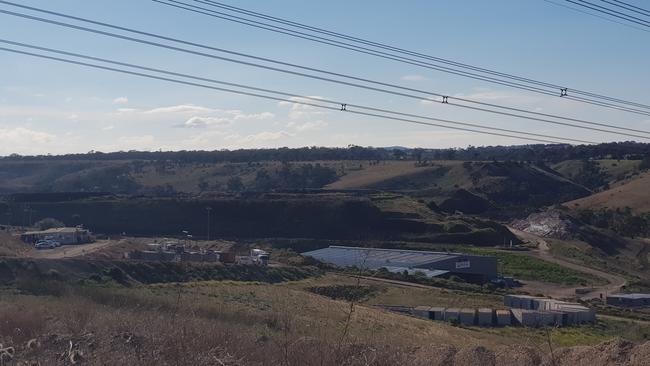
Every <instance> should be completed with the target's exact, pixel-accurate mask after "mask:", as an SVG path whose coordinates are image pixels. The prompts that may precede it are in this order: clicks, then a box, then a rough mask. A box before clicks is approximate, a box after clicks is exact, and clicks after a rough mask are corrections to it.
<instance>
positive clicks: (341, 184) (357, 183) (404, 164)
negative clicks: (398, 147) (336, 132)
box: [326, 161, 431, 189]
mask: <svg viewBox="0 0 650 366" xmlns="http://www.w3.org/2000/svg"><path fill="white" fill-rule="evenodd" d="M427 169H431V168H429V167H416V166H415V164H414V163H413V161H385V162H380V163H379V164H378V165H371V166H366V167H365V168H363V169H359V170H354V171H349V172H348V173H347V174H346V175H344V176H343V177H341V178H340V179H339V180H337V181H336V182H334V183H332V184H329V185H328V186H327V187H326V188H330V189H354V188H364V187H367V186H369V185H372V184H375V183H379V182H383V181H385V180H387V179H390V178H395V177H399V176H402V175H409V174H414V173H418V172H422V171H424V170H427Z"/></svg>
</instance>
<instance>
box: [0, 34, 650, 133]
mask: <svg viewBox="0 0 650 366" xmlns="http://www.w3.org/2000/svg"><path fill="white" fill-rule="evenodd" d="M0 42H1V43H6V44H10V45H14V46H19V47H25V48H31V49H35V50H40V51H46V52H51V53H58V54H61V55H66V56H73V57H77V58H83V59H86V60H92V61H100V62H104V63H110V64H114V65H118V66H126V67H130V68H136V69H140V70H144V71H149V72H156V73H161V74H165V75H171V76H177V77H178V76H180V77H183V78H188V79H193V80H198V81H207V82H211V83H216V84H221V85H227V86H235V87H238V88H244V89H249V90H254V91H261V92H266V93H273V94H279V95H282V96H287V97H297V95H296V94H293V93H287V92H280V91H276V90H271V89H264V88H259V87H253V86H248V85H243V84H238V83H231V82H225V81H222V80H215V79H210V78H205V77H198V76H194V75H189V74H184V73H178V72H173V71H169V70H163V69H158V68H152V67H146V66H141V65H136V64H131V63H126V62H119V61H114V60H109V59H106V58H100V57H94V56H88V55H83V54H80V53H74V52H68V51H62V50H58V49H53V48H48V47H42V46H36V45H31V44H27V43H22V42H15V41H10V40H6V39H0ZM299 98H302V99H305V100H311V101H314V102H327V103H331V104H335V105H337V106H346V108H347V107H355V108H360V109H365V110H371V111H374V112H382V113H390V114H395V115H400V116H404V117H415V118H422V119H429V120H433V121H439V122H445V123H451V124H459V125H465V126H470V127H479V128H485V126H483V125H479V124H471V123H465V122H457V121H452V120H446V119H440V118H432V117H428V116H422V115H416V114H412V113H404V112H397V111H392V110H388V109H382V108H375V107H368V106H363V105H358V104H350V103H346V102H342V101H334V100H327V99H324V98H314V97H308V96H299ZM346 110H347V109H346ZM490 129H493V130H499V131H503V132H511V133H525V134H529V135H533V136H537V137H545V138H555V139H558V138H559V137H555V136H550V135H542V134H536V133H531V132H525V131H516V130H510V129H502V128H497V127H490ZM602 132H610V131H607V130H603V131H602ZM614 133H616V132H614ZM633 137H640V138H644V137H643V136H636V135H634V136H633ZM645 138H647V139H650V137H645ZM561 139H564V140H567V141H573V142H580V143H588V144H591V143H594V142H592V141H586V140H578V139H571V138H561Z"/></svg>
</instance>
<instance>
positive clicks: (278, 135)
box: [226, 131, 295, 144]
mask: <svg viewBox="0 0 650 366" xmlns="http://www.w3.org/2000/svg"><path fill="white" fill-rule="evenodd" d="M294 136H295V134H293V133H289V132H286V131H278V132H270V131H263V132H260V133H256V134H253V135H248V136H244V137H241V136H239V135H230V136H226V139H227V140H236V142H237V143H238V144H250V143H253V144H256V143H261V142H262V143H263V142H268V141H276V140H280V139H284V138H288V137H294Z"/></svg>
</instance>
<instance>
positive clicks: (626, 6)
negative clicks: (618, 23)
mask: <svg viewBox="0 0 650 366" xmlns="http://www.w3.org/2000/svg"><path fill="white" fill-rule="evenodd" d="M600 1H602V2H604V3H607V4H610V5H614V6H617V7H619V8H622V9H625V10H627V11H631V12H633V13H637V14H641V15H644V16H650V11H648V10H645V9H643V8H639V7H636V6H633V5H630V4H627V3H624V2H622V1H616V0H612V1H608V0H600Z"/></svg>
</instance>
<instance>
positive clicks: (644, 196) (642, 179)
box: [564, 173, 650, 213]
mask: <svg viewBox="0 0 650 366" xmlns="http://www.w3.org/2000/svg"><path fill="white" fill-rule="evenodd" d="M648 187H650V173H645V174H642V175H640V176H639V177H638V178H636V179H633V180H631V181H629V182H627V183H625V184H622V185H620V186H616V187H614V188H611V189H608V190H606V191H602V192H598V193H595V194H592V195H591V196H588V197H584V198H580V199H577V200H574V201H569V202H567V203H565V204H564V205H565V206H567V207H569V208H571V209H586V208H589V209H599V208H610V209H617V208H621V209H624V208H626V207H629V208H631V209H632V212H634V213H643V212H650V194H648Z"/></svg>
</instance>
